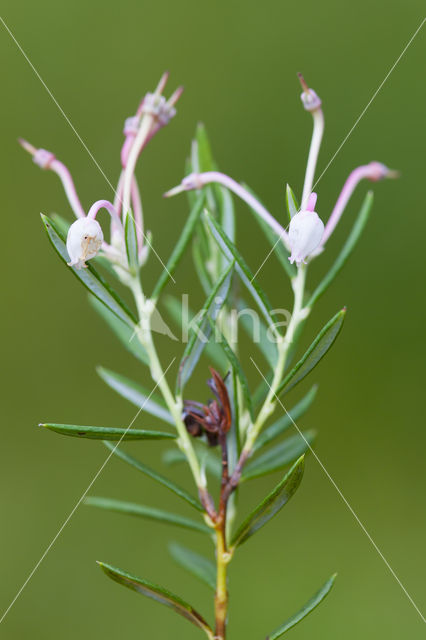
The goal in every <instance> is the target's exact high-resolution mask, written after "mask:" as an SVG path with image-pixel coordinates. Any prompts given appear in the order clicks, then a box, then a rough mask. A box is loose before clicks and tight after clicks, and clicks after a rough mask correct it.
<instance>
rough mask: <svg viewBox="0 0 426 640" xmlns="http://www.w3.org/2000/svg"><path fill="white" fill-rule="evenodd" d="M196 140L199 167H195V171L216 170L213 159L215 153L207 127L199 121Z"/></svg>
mask: <svg viewBox="0 0 426 640" xmlns="http://www.w3.org/2000/svg"><path fill="white" fill-rule="evenodd" d="M195 140H196V143H197V153H198V167H197V168H194V171H195V170H197V171H199V172H201V173H202V172H204V171H214V169H215V168H216V163H215V161H214V160H213V153H212V150H211V145H210V142H209V139H208V136H207V131H206V127H205V126H204V124H203V123H202V122H199V123H198V125H197V129H196V131H195Z"/></svg>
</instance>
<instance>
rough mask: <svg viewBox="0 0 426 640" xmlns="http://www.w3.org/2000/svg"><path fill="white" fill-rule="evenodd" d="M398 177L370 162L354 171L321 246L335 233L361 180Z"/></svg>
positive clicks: (394, 172) (380, 165)
mask: <svg viewBox="0 0 426 640" xmlns="http://www.w3.org/2000/svg"><path fill="white" fill-rule="evenodd" d="M397 175H398V172H397V171H392V170H391V169H388V168H387V167H385V165H384V164H381V163H380V162H370V163H369V164H365V165H361V166H360V167H357V168H356V169H354V170H353V171H352V173H350V174H349V177H348V179H347V180H346V182H345V184H344V185H343V189H342V191H341V192H340V195H339V197H338V198H337V202H336V204H335V205H334V209H333V211H332V212H331V215H330V217H329V219H328V221H327V224H326V225H325V229H324V235H323V238H322V243H321V244H322V245H324V244H325V243H326V242H327V240H328V239H329V237H330V236H331V234H332V233H333V231H334V229H335V228H336V225H337V223H338V222H339V220H340V217H341V215H342V213H343V211H344V209H345V207H346V205H347V203H348V201H349V199H350V197H351V195H352V194H353V192H354V190H355V188H356V186H357V185H358V183H359V182H360V181H361V180H363V179H364V178H367V180H371V181H372V182H377V181H378V180H383V178H396V177H397Z"/></svg>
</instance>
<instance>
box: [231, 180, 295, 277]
mask: <svg viewBox="0 0 426 640" xmlns="http://www.w3.org/2000/svg"><path fill="white" fill-rule="evenodd" d="M243 187H244V188H245V189H247V191H248V192H249V193H251V194H252V196H254V197H255V198H256V200H258V201H259V202H261V200H260V198H259V197H258V196H257V195H256V194H255V192H254V191H253V189H250V187H249V186H248V185H247V184H243ZM249 209H250V211H251V212H252V213H253V215H254V217H255V219H256V221H257V223H258V224H259V226H260V228H261V229H262V231H263V233H264V234H265V236H266V239H267V241H268V242H269V244H270V245H271V247H272V250H273V252H274V253H275V255H276V257H277V259H278V262H279V263H280V264H281V266H282V267H283V269H284V271H285V272H286V273H287V275H288V276H289V278H294V276H295V275H296V267H295V266H294V265H293V264H290V261H289V256H290V254H289V252H288V251H287V249H286V247H285V245H284V242H283V239H282V238H281V237H280V235H279V234H278V233H277V232H276V231H274V230H273V229H271V227H270V226H269V224H267V223H266V222H265V220H264V219H263V218H262V217H261V216H260V215H259V214H258V213H257V211H255V210H254V209H252V208H251V207H249Z"/></svg>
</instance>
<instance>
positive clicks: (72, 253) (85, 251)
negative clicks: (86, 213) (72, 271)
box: [67, 217, 104, 269]
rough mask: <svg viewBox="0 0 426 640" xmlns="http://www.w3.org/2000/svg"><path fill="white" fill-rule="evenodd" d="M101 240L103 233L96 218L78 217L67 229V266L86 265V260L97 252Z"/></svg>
mask: <svg viewBox="0 0 426 640" xmlns="http://www.w3.org/2000/svg"><path fill="white" fill-rule="evenodd" d="M103 240H104V234H103V233H102V229H101V225H100V224H99V222H98V221H97V220H94V219H92V218H87V217H86V218H78V220H76V221H75V222H73V223H72V225H71V226H70V228H69V230H68V236H67V251H68V255H69V257H70V262H68V266H70V267H75V268H76V269H82V268H85V267H87V265H86V260H90V259H91V258H94V257H95V256H96V255H97V254H98V253H99V250H100V248H101V246H102V242H103Z"/></svg>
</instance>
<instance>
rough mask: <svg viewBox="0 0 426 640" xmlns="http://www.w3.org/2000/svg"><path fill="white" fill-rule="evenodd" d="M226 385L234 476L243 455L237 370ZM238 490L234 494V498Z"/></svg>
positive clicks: (227, 444)
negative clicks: (229, 408) (230, 418)
mask: <svg viewBox="0 0 426 640" xmlns="http://www.w3.org/2000/svg"><path fill="white" fill-rule="evenodd" d="M225 384H226V388H227V390H228V395H229V400H230V403H231V416H232V421H231V428H230V430H229V432H228V434H227V436H226V448H227V450H228V469H229V473H230V474H232V472H233V471H234V469H235V467H236V465H237V462H238V460H239V458H240V453H241V439H240V406H239V384H238V377H237V374H236V371H235V369H232V372H231V375H230V376H227V377H226V378H225ZM237 489H238V488H236V489H235V490H234V493H233V494H232V495H233V496H234V497H235V493H236V492H237Z"/></svg>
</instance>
